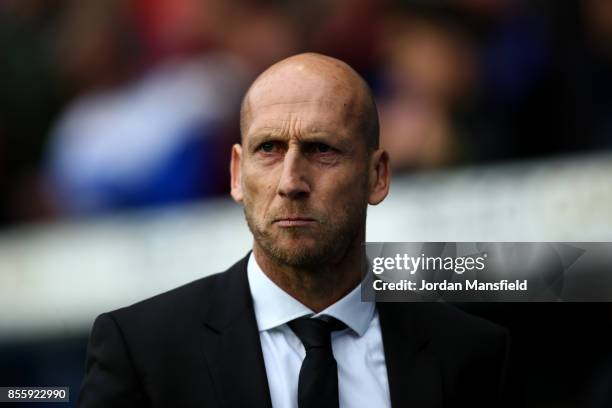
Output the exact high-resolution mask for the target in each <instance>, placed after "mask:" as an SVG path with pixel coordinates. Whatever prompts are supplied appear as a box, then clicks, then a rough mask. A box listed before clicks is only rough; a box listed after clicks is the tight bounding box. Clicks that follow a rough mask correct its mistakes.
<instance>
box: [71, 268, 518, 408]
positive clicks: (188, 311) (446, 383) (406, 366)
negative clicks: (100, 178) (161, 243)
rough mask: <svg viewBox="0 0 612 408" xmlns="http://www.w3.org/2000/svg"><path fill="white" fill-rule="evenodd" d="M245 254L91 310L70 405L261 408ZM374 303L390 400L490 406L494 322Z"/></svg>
mask: <svg viewBox="0 0 612 408" xmlns="http://www.w3.org/2000/svg"><path fill="white" fill-rule="evenodd" d="M247 259H248V257H246V258H244V259H242V260H241V261H239V262H238V263H236V264H235V265H234V266H232V267H231V268H230V269H229V270H227V271H226V272H223V273H220V274H216V275H212V276H209V277H206V278H203V279H200V280H197V281H195V282H192V283H190V284H187V285H185V286H182V287H180V288H177V289H174V290H172V291H170V292H167V293H164V294H161V295H158V296H156V297H153V298H151V299H148V300H145V301H143V302H140V303H137V304H135V305H132V306H130V307H127V308H123V309H119V310H116V311H114V312H110V313H105V314H102V315H100V316H99V317H98V318H97V319H96V321H95V323H94V325H93V329H92V332H91V337H90V342H89V347H88V353H87V363H86V375H85V379H84V381H83V384H82V387H81V392H80V395H79V403H78V406H79V407H82V408H93V407H129V408H137V407H194V408H195V407H197V408H203V407H211V408H213V407H215V408H216V407H262V408H263V407H271V402H270V395H269V389H268V381H267V377H266V371H265V365H264V361H263V355H262V351H261V344H260V341H259V333H258V330H257V323H256V320H255V313H254V310H253V304H252V299H251V294H250V290H249V285H248V280H247ZM377 307H378V312H379V317H380V325H381V331H382V338H383V347H384V352H385V359H386V365H387V373H388V379H389V388H390V393H391V403H392V406H393V407H394V408H397V407H410V408H417V407H418V408H428V407H432V408H433V407H454V406H456V407H462V406H470V407H474V406H487V407H497V406H499V405H500V398H501V391H502V388H503V386H504V372H505V365H506V355H507V349H508V336H507V333H506V331H505V330H504V329H501V328H499V327H497V326H495V325H493V324H492V323H489V322H487V321H484V320H481V319H479V318H476V317H473V316H471V315H468V314H466V313H464V312H461V311H459V310H458V309H456V308H454V307H452V306H448V305H445V304H441V303H380V304H378V305H377ZM275 408H278V407H275Z"/></svg>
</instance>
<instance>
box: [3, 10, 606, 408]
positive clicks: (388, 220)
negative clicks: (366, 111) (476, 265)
mask: <svg viewBox="0 0 612 408" xmlns="http://www.w3.org/2000/svg"><path fill="white" fill-rule="evenodd" d="M304 51H316V52H321V53H324V54H328V55H331V56H334V57H337V58H340V59H342V60H344V61H346V62H347V63H349V64H350V65H352V66H353V67H354V68H355V69H356V70H357V71H358V72H359V73H360V74H361V75H362V76H363V77H364V78H365V79H366V80H367V81H368V83H369V84H370V86H371V87H372V89H373V91H374V94H375V96H376V100H377V104H378V109H379V114H380V121H381V143H382V145H383V147H385V148H386V149H387V150H388V151H389V152H390V156H391V160H392V165H393V169H394V180H393V181H394V182H393V185H392V190H391V195H390V197H389V199H388V200H386V201H385V202H384V203H383V204H382V205H381V206H379V207H375V208H372V209H371V211H370V217H369V220H368V240H370V241H612V210H611V209H612V2H611V1H608V0H581V1H579V0H566V1H563V2H560V1H554V0H533V1H521V0H429V1H428V0H410V1H409V0H404V1H379V0H350V1H349V0H325V1H324V0H311V1H307V2H305V1H296V0H276V1H271V0H268V1H263V0H121V1H119V0H3V1H2V2H0V58H1V59H0V61H1V63H0V385H3V386H10V385H24V386H27V385H31V386H34V385H55V386H66V385H67V386H70V387H71V391H72V398H71V399H73V400H74V399H75V397H76V394H77V392H78V387H79V384H80V381H81V378H82V375H83V368H84V358H85V349H86V344H87V336H88V332H89V329H90V326H91V324H92V322H93V319H94V317H95V316H96V315H97V314H99V313H102V312H104V311H108V310H111V309H114V308H118V307H121V306H124V305H127V304H129V303H131V302H134V301H137V300H139V299H142V298H144V297H147V296H151V295H153V294H156V293H159V292H161V291H164V290H167V289H170V288H172V287H175V286H178V285H180V284H182V283H186V282H188V281H190V280H193V279H196V278H199V277H202V276H205V275H208V274H211V273H214V272H217V271H220V270H223V269H225V268H226V267H228V266H230V265H231V264H232V263H233V261H234V260H237V259H238V258H239V257H241V256H242V255H243V254H244V253H246V251H247V250H248V248H249V246H250V235H249V233H248V230H247V228H246V226H245V223H244V221H243V219H242V213H241V209H240V207H239V206H237V205H236V204H233V203H232V202H231V201H230V200H229V197H228V191H229V172H228V161H229V149H230V146H231V145H232V144H233V143H235V142H237V141H238V140H239V137H240V135H239V126H238V124H239V123H238V113H239V112H238V110H239V104H240V100H241V97H242V95H243V93H244V91H245V90H246V87H248V85H249V83H250V82H251V81H252V80H253V79H254V78H255V77H256V76H257V75H258V74H259V73H260V72H261V71H262V70H263V69H265V68H266V67H268V66H269V65H271V64H272V63H274V62H276V61H278V60H280V59H282V58H284V57H287V56H289V55H292V54H296V53H299V52H304ZM464 307H467V308H468V309H470V310H471V311H472V312H474V313H477V314H481V315H483V316H485V317H487V318H489V319H491V320H494V321H497V322H498V323H500V324H502V325H505V326H506V327H509V328H510V329H511V331H512V335H513V339H514V346H515V347H514V349H515V355H516V363H515V364H516V366H515V368H514V374H516V377H520V380H521V381H518V382H517V385H516V386H515V387H516V388H515V390H516V392H515V394H516V397H514V398H515V399H516V401H515V402H516V404H517V405H519V404H522V403H526V404H527V405H528V406H534V407H610V406H612V392H611V390H612V350H611V346H612V312H611V310H612V309H611V308H610V305H609V304H604V303H599V304H597V303H593V304H496V305H480V306H479V305H471V306H464ZM69 405H70V406H73V403H71V404H69ZM38 406H40V405H38Z"/></svg>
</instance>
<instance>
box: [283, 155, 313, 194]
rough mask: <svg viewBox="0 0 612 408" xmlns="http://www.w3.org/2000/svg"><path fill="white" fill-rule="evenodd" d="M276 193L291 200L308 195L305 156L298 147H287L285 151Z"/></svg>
mask: <svg viewBox="0 0 612 408" xmlns="http://www.w3.org/2000/svg"><path fill="white" fill-rule="evenodd" d="M278 194H279V195H280V196H281V197H286V198H289V199H292V200H299V199H304V198H307V197H308V196H309V195H310V184H309V182H308V179H307V174H306V163H305V158H304V157H302V154H301V153H300V151H299V149H298V148H289V149H288V150H287V152H286V153H285V157H284V160H283V169H282V173H281V177H280V180H279V182H278Z"/></svg>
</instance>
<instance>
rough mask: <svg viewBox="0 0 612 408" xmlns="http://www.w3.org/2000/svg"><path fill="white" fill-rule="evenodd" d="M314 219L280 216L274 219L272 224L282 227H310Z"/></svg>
mask: <svg viewBox="0 0 612 408" xmlns="http://www.w3.org/2000/svg"><path fill="white" fill-rule="evenodd" d="M315 223H316V221H315V220H314V219H313V218H308V217H282V218H277V219H275V220H274V224H276V225H278V226H279V227H283V228H295V227H310V226H312V225H314V224H315Z"/></svg>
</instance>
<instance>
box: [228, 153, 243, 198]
mask: <svg viewBox="0 0 612 408" xmlns="http://www.w3.org/2000/svg"><path fill="white" fill-rule="evenodd" d="M241 163H242V146H240V145H239V144H235V145H233V146H232V160H231V163H230V175H231V195H232V198H233V199H234V201H236V202H237V203H241V202H242V198H243V195H242V167H241Z"/></svg>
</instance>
